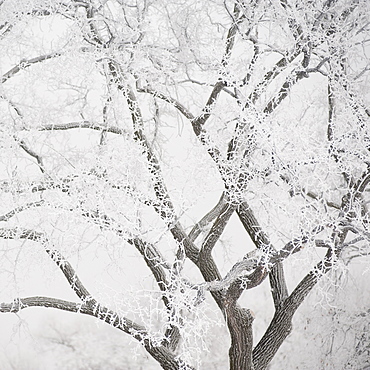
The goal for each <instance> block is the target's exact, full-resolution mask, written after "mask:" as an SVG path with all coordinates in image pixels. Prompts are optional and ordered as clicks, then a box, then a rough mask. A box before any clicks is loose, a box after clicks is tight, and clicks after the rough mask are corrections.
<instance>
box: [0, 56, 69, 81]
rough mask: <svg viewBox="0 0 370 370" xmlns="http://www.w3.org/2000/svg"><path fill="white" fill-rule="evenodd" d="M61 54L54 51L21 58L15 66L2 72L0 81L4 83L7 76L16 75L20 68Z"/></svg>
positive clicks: (7, 78) (23, 68) (22, 68)
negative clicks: (29, 57)
mask: <svg viewBox="0 0 370 370" xmlns="http://www.w3.org/2000/svg"><path fill="white" fill-rule="evenodd" d="M61 55H62V53H60V52H54V53H50V54H45V55H40V56H38V57H35V58H31V59H23V60H21V61H20V62H19V63H18V64H17V65H16V66H14V67H13V68H11V69H10V70H9V71H8V72H6V73H4V74H3V75H2V76H1V78H0V81H1V83H4V82H6V81H8V80H9V78H11V77H13V76H14V75H16V74H17V73H18V72H20V71H22V70H25V69H26V68H28V67H30V66H31V65H32V64H36V63H40V62H43V61H44V60H48V59H52V58H56V57H59V56H61Z"/></svg>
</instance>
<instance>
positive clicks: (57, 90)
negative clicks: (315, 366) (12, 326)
mask: <svg viewBox="0 0 370 370" xmlns="http://www.w3.org/2000/svg"><path fill="white" fill-rule="evenodd" d="M369 5H370V4H369V2H368V1H366V0H351V1H348V0H325V1H309V0H305V1H293V0H280V1H268V0H250V1H241V0H223V1H221V0H202V1H191V0H186V1H185V0H181V1H180V0H175V1H170V2H166V1H160V0H158V1H154V0H135V1H134V0H127V1H124V0H108V1H103V0H96V1H94V0H86V1H85V0H82V1H68V0H67V1H47V0H34V1H27V0H22V1H14V0H3V1H0V44H1V49H2V53H1V57H0V68H1V69H0V72H1V91H0V98H1V99H0V125H1V126H0V127H1V131H0V134H1V136H0V140H1V141H0V145H1V149H2V155H1V158H0V190H1V210H0V214H1V216H0V221H1V225H0V240H1V247H0V253H1V265H2V267H1V270H0V273H1V275H2V276H1V281H2V282H6V283H5V284H4V286H2V287H1V290H0V301H1V302H3V303H1V306H0V312H2V313H17V312H19V311H21V310H23V309H25V308H28V307H44V308H45V307H49V308H55V309H58V310H63V311H70V312H74V313H79V314H84V315H88V316H92V317H95V318H97V319H99V320H102V321H104V322H106V323H108V324H109V325H111V326H113V327H114V328H117V329H118V330H120V331H121V332H124V333H126V334H128V335H129V336H131V337H132V338H134V339H136V340H137V341H138V342H139V343H141V345H142V346H143V347H144V349H145V350H146V351H147V352H148V354H149V355H150V356H152V357H153V358H154V359H155V360H156V361H157V362H158V363H159V364H160V366H161V367H162V368H164V369H192V368H200V367H201V366H202V365H201V360H200V357H199V352H201V351H202V349H203V346H207V345H209V344H210V343H208V342H207V326H209V325H212V324H211V319H209V320H208V315H210V311H209V305H212V304H213V303H215V307H217V308H218V310H219V315H220V316H221V317H222V318H223V320H224V322H225V324H226V327H227V329H228V332H229V335H230V348H229V360H228V361H229V366H230V369H255V370H257V369H266V368H267V366H268V365H269V364H270V362H271V361H272V359H273V358H274V356H275V354H276V353H277V351H278V350H279V348H280V346H281V345H282V344H283V342H284V341H285V339H286V338H287V337H288V335H289V334H290V333H291V331H292V320H293V316H294V315H295V313H296V311H297V309H298V308H299V307H300V305H301V304H302V302H303V301H304V300H305V299H306V298H307V297H308V295H309V294H310V292H311V291H312V290H313V288H314V287H315V286H316V285H317V283H318V282H319V280H320V279H322V277H324V276H330V279H329V280H328V281H330V284H331V286H333V287H335V286H340V285H341V284H342V282H343V279H342V276H343V274H345V271H347V270H348V268H349V266H350V265H351V264H352V263H353V261H356V260H357V259H358V258H361V259H362V260H363V261H365V262H366V261H367V262H368V254H369V241H370V231H369V221H370V213H369V209H368V204H369V201H370V195H369V191H370V132H369V130H370V125H369V116H370V108H369V98H370V96H369V58H368V55H369V52H370V49H369V24H370V22H369V18H368V14H369V11H370V9H369ZM292 261H295V262H294V263H293V262H292ZM297 261H298V262H297ZM299 261H301V262H299ZM102 266H104V269H102ZM287 266H290V267H289V268H293V269H294V270H296V272H297V276H300V277H299V279H296V280H294V279H291V278H289V279H288V278H286V277H285V273H284V269H286V268H287ZM292 266H293V267H292ZM43 269H44V272H43V273H44V275H43V280H44V281H43V284H44V283H45V285H47V284H48V282H49V280H50V281H53V279H55V276H58V274H59V276H63V277H64V278H65V284H66V286H67V287H69V288H70V291H71V292H73V293H74V297H75V298H73V296H72V295H71V297H70V299H68V298H65V297H64V296H60V295H59V292H58V290H57V289H55V290H54V291H53V294H52V295H50V296H49V295H42V294H41V293H38V292H37V291H38V289H40V290H41V291H42V289H41V288H40V287H39V286H35V287H34V288H32V289H28V288H27V289H28V290H27V289H26V288H25V286H26V285H27V284H26V285H25V281H27V280H29V279H30V282H32V273H33V271H34V270H43ZM103 275H104V276H108V280H104V278H103ZM88 276H90V277H88ZM92 277H93V278H92ZM363 278H364V279H365V277H363ZM109 279H110V280H109ZM108 281H109V282H108ZM267 281H268V282H267ZM110 283H111V284H112V285H111V286H109V287H107V285H109V284H110ZM22 284H23V285H22ZM49 284H51V287H52V282H51V283H49ZM105 284H107V285H105ZM267 284H269V290H270V292H271V298H272V300H269V299H266V302H265V303H264V305H266V306H268V305H271V310H272V311H271V312H273V313H272V316H271V318H270V322H269V324H268V326H267V327H266V328H265V330H264V333H263V335H261V338H258V340H256V339H255V338H254V336H253V323H254V321H255V319H256V320H257V319H258V315H259V312H252V311H251V309H250V306H248V302H245V301H244V300H243V301H242V296H245V295H246V294H248V293H249V291H254V290H258V289H260V288H261V287H262V286H265V285H267ZM49 288H50V286H49ZM130 289H131V291H130ZM31 291H32V292H35V293H31V295H28V292H31ZM51 291H52V290H51ZM307 299H310V298H307ZM212 302H213V303H212ZM354 303H356V302H354ZM207 307H208V308H207ZM212 307H213V306H212ZM356 315H359V316H356V317H365V318H368V317H369V315H370V313H369V311H366V310H363V309H362V308H361V307H359V308H358V312H357V313H356ZM361 315H362V316H361ZM364 320H366V319H364ZM354 330H355V331H356V330H359V331H357V332H355V334H354V335H355V336H356V339H354V341H355V342H356V346H357V347H356V348H355V349H353V350H354V351H357V352H356V356H355V357H356V359H354V357H353V358H352V360H351V361H354V362H353V363H350V364H347V366H354V367H356V366H362V365H364V364H365V362H366V361H367V360H366V357H367V355H368V352H366V351H368V349H366V348H368V347H366V341H367V339H366V338H365V339H364V337H363V336H362V335H363V333H362V332H361V330H362V329H361V330H360V329H358V328H357V327H356V328H355V329H354ZM367 346H368V345H367ZM123 350H124V349H123ZM287 356H288V354H287ZM346 361H347V360H346ZM356 361H357V362H356ZM342 365H345V364H342Z"/></svg>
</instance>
